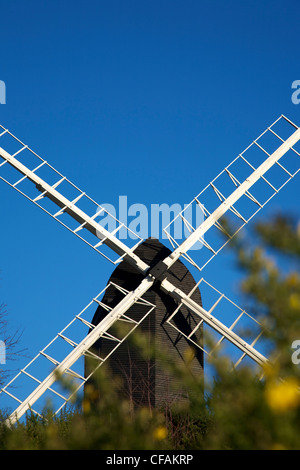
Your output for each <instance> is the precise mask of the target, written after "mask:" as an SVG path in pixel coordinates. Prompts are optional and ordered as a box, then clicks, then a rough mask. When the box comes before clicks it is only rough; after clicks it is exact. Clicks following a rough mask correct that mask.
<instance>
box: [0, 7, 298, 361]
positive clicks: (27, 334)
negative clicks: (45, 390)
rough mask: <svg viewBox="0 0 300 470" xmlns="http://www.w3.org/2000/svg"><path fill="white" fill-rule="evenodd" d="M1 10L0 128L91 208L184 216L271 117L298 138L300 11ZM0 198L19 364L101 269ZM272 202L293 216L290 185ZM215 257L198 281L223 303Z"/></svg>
mask: <svg viewBox="0 0 300 470" xmlns="http://www.w3.org/2000/svg"><path fill="white" fill-rule="evenodd" d="M0 11H1V30H0V37H1V46H0V48H1V59H0V80H3V81H4V82H5V84H6V93H7V94H6V104H5V105H0V123H1V124H2V125H3V126H4V127H6V128H9V130H10V131H11V132H13V133H14V134H16V135H17V136H18V137H19V138H20V139H21V140H23V141H24V142H25V143H26V144H28V145H29V146H30V147H31V148H32V149H33V150H35V151H36V152H37V153H39V154H40V155H41V156H43V157H44V158H45V159H46V160H47V161H48V162H49V163H51V164H52V165H53V166H54V167H55V168H57V169H58V170H59V171H61V172H62V173H63V174H64V175H66V176H67V177H68V178H69V179H70V180H71V181H73V182H74V183H75V184H77V185H78V186H79V187H80V188H81V189H83V190H84V191H86V192H87V193H88V194H89V195H90V196H91V197H93V198H94V199H95V200H96V201H97V202H99V203H105V202H107V203H111V204H117V201H118V197H119V196H120V195H127V197H128V203H129V204H133V203H141V204H145V205H147V206H148V207H149V206H150V204H153V203H163V202H165V203H168V204H172V203H175V202H177V203H181V204H184V203H188V202H189V201H190V200H191V199H192V198H193V197H194V196H195V195H196V194H197V193H199V192H200V190H201V189H202V188H203V187H204V186H206V184H207V183H208V182H209V181H210V180H212V179H213V178H214V177H215V176H216V174H217V173H219V172H220V171H221V170H222V169H223V168H224V166H225V165H227V164H228V163H229V162H230V161H231V160H232V159H233V158H234V157H235V156H236V155H237V154H238V153H239V152H241V151H242V150H243V149H244V148H245V147H246V146H247V145H248V144H249V143H250V142H251V141H252V140H253V139H254V138H256V137H257V136H258V135H259V134H260V133H261V132H262V131H263V130H264V129H265V128H266V127H267V126H268V125H269V124H270V123H272V122H273V121H274V120H275V119H276V118H277V117H278V116H279V115H280V114H285V115H286V116H288V117H290V119H292V120H293V121H294V122H295V123H296V124H298V125H300V104H299V105H295V104H293V103H292V100H291V95H292V89H291V85H292V82H293V81H295V80H300V70H299V51H298V50H299V43H300V37H299V13H300V4H299V0H285V1H283V0H280V1H279V0H272V1H270V0H264V1H259V0H247V1H243V2H241V1H237V0H228V1H226V2H225V1H222V0H219V1H210V2H204V1H200V0H199V1H195V0H194V1H192V0H186V1H184V2H183V1H177V0H172V1H171V0H168V1H167V0H160V1H156V0H153V1H151V2H146V1H143V0H139V1H138V0H134V1H132V0H128V1H126V2H125V1H120V0H111V1H109V2H104V1H102V0H100V1H95V0H91V1H89V2H81V1H78V0H75V1H73V2H67V1H58V0H53V1H51V2H48V1H41V0H39V1H37V0H28V1H26V2H24V1H20V0H11V1H9V2H4V3H3V4H2V6H1V10H0ZM298 181H299V180H298ZM0 195H1V204H0V217H1V220H2V224H1V244H0V269H1V284H0V297H1V301H3V302H5V303H6V304H7V308H8V312H9V317H8V320H9V326H10V328H11V330H12V331H13V330H14V329H15V328H20V329H22V330H24V332H23V336H22V339H21V343H20V346H22V347H25V348H28V351H27V353H28V356H29V357H31V356H33V355H35V353H36V352H38V350H39V349H41V348H43V347H44V346H45V345H46V344H47V343H48V341H49V340H50V339H52V337H53V336H54V335H55V334H56V333H57V332H58V331H60V330H61V329H62V328H63V327H64V325H65V324H66V323H67V322H68V321H69V320H70V319H71V318H72V316H73V315H74V314H75V313H77V312H79V311H80V309H81V308H82V307H83V306H84V305H85V304H86V303H88V302H89V300H90V299H91V298H92V297H93V296H95V295H96V294H97V293H98V292H99V291H100V290H101V289H102V288H103V287H104V286H105V284H106V281H107V277H108V276H109V274H110V273H111V271H112V265H110V264H109V263H107V262H106V261H105V260H104V259H102V258H101V257H100V256H97V254H96V253H94V252H93V250H91V249H89V248H88V247H87V246H86V245H85V244H83V243H82V242H80V241H79V240H78V239H76V237H74V236H73V235H72V234H70V233H69V232H68V231H67V230H65V229H63V228H62V227H61V226H60V225H59V224H57V223H55V222H54V221H53V220H52V219H51V218H49V217H48V216H47V215H45V214H44V213H43V212H42V211H40V210H39V209H37V208H36V207H34V206H33V205H32V204H31V203H30V202H28V201H26V200H25V199H23V198H22V197H21V196H20V195H18V194H17V193H16V192H15V191H13V190H12V189H10V188H9V187H8V186H6V185H5V184H4V183H2V184H0ZM274 203H275V206H274V205H273V209H274V207H275V208H276V207H278V208H281V207H284V208H285V210H291V211H298V205H299V182H297V181H294V182H292V183H290V184H289V185H288V187H287V189H286V190H285V191H284V192H283V194H282V195H280V196H278V198H277V199H276V201H274ZM264 214H267V212H266V213H264ZM266 216H267V215H266ZM219 257H220V258H218V259H217V260H215V262H214V264H213V266H212V267H210V268H209V269H208V279H209V280H210V281H211V282H212V283H214V284H216V286H217V287H218V288H219V289H220V290H222V291H225V292H226V293H227V294H228V296H229V297H230V296H232V294H231V291H233V295H235V293H234V289H235V287H234V285H233V282H234V281H235V280H236V279H237V274H236V273H235V272H234V270H233V271H232V272H231V271H230V273H231V274H230V275H226V279H225V280H224V277H223V274H224V270H226V269H227V270H228V272H229V270H230V267H229V266H227V265H226V264H224V263H225V262H224V261H222V255H221V254H220V255H219ZM222 263H223V264H222ZM222 273H223V274H222ZM0 339H1V338H0ZM26 363H27V359H24V358H20V360H19V361H18V362H17V363H14V364H7V367H8V368H17V367H19V366H23V365H24V364H26Z"/></svg>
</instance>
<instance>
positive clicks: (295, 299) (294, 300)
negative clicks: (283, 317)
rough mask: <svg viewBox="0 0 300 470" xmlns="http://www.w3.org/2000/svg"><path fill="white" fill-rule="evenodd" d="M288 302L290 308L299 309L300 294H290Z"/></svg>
mask: <svg viewBox="0 0 300 470" xmlns="http://www.w3.org/2000/svg"><path fill="white" fill-rule="evenodd" d="M289 304H290V307H291V309H292V310H300V295H299V294H291V295H290V298H289Z"/></svg>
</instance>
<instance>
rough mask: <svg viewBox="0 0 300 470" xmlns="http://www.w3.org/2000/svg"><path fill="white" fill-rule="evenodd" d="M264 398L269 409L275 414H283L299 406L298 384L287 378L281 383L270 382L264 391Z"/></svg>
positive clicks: (295, 380) (293, 379)
mask: <svg viewBox="0 0 300 470" xmlns="http://www.w3.org/2000/svg"><path fill="white" fill-rule="evenodd" d="M265 397H266V401H267V403H268V405H269V407H270V408H271V409H272V410H273V411H274V412H276V413H284V412H285V411H288V410H291V409H294V408H296V407H297V406H299V404H300V393H299V382H298V380H297V379H296V378H294V377H289V378H287V379H286V380H284V381H283V382H274V381H272V382H270V383H268V384H267V386H266V389H265Z"/></svg>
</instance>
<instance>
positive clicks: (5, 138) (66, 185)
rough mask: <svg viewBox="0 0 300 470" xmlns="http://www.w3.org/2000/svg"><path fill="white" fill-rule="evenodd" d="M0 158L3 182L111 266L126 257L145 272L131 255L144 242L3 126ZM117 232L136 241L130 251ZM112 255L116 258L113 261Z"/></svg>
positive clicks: (143, 266) (0, 173)
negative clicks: (102, 220)
mask: <svg viewBox="0 0 300 470" xmlns="http://www.w3.org/2000/svg"><path fill="white" fill-rule="evenodd" d="M1 130H2V132H1ZM2 146H5V149H4V148H2ZM0 157H1V159H2V163H0V179H1V180H2V181H4V182H5V183H7V184H8V185H9V186H11V187H12V188H13V189H15V190H16V191H18V192H19V193H20V194H22V195H23V196H25V197H26V198H27V199H29V200H30V201H31V202H33V203H34V204H36V205H37V206H38V207H40V208H41V209H43V210H44V211H45V212H46V213H47V214H49V215H50V216H51V217H52V218H54V219H55V220H57V221H58V222H60V223H61V224H62V225H63V226H64V227H66V228H67V229H68V230H70V231H71V232H72V233H74V234H75V235H76V236H77V237H79V238H81V239H82V240H83V241H84V242H85V243H87V244H88V245H89V246H91V247H92V248H93V249H94V250H95V251H97V252H98V253H100V254H101V255H102V256H104V257H105V258H106V259H108V260H109V261H110V262H112V263H114V264H117V263H119V262H120V261H121V260H122V259H123V258H124V257H126V258H128V259H129V262H131V263H133V264H134V265H136V266H137V269H139V270H141V271H142V272H144V271H145V270H146V268H147V267H146V266H145V265H144V264H143V263H141V262H140V260H138V259H136V257H135V256H134V255H133V253H132V252H133V250H134V248H135V247H136V246H138V245H139V244H140V243H141V242H142V241H143V239H142V238H141V237H140V236H139V235H137V234H136V233H134V232H133V231H132V230H131V229H130V228H128V227H127V226H125V224H124V223H123V222H121V221H119V220H118V219H116V217H114V215H113V214H110V213H109V212H108V210H107V209H105V207H103V206H101V205H99V204H97V203H96V202H95V201H94V200H93V199H92V198H90V197H89V196H88V195H87V194H86V193H85V192H84V191H82V190H80V189H79V188H78V187H77V186H75V185H74V184H73V183H72V182H71V181H69V180H68V179H67V178H66V177H65V176H63V175H62V174H61V173H60V172H59V171H57V170H56V169H55V168H53V167H52V166H51V165H49V163H48V162H47V161H46V160H44V159H43V158H42V157H40V156H39V155H38V154H37V153H36V152H34V151H33V150H31V149H30V148H29V147H28V146H27V145H25V144H24V143H23V142H21V141H20V140H19V139H18V138H17V137H15V136H14V135H13V134H12V133H11V132H9V131H8V130H7V129H5V128H4V127H3V126H0ZM100 216H105V219H107V221H108V225H109V226H111V227H113V230H112V231H111V232H110V231H108V230H106V229H105V228H104V227H103V226H102V225H101V224H100V223H98V222H97V220H96V219H97V218H98V217H100ZM120 231H123V232H124V231H125V232H126V234H128V235H129V234H130V237H129V236H128V237H127V239H128V238H130V239H133V240H135V245H134V246H133V247H131V248H129V247H128V246H127V245H125V244H124V243H123V242H122V241H121V240H120V239H119V238H118V237H117V235H118V233H120ZM106 247H108V249H105V248H106ZM113 252H115V253H116V254H117V255H118V256H117V257H114V258H112V254H113Z"/></svg>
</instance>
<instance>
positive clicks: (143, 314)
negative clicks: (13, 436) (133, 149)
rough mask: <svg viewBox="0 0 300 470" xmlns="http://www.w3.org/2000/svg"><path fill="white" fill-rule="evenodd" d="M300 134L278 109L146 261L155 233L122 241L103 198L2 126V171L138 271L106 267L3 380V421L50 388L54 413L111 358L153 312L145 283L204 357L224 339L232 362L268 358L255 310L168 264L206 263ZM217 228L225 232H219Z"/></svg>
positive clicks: (274, 180)
mask: <svg viewBox="0 0 300 470" xmlns="http://www.w3.org/2000/svg"><path fill="white" fill-rule="evenodd" d="M299 140H300V128H298V127H297V126H296V125H295V124H294V123H293V122H292V121H290V120H289V119H288V118H287V117H285V116H283V115H281V116H280V117H279V118H278V119H277V120H276V121H275V122H274V123H273V124H271V125H270V126H269V127H268V128H267V129H266V130H265V131H264V132H263V133H262V134H261V135H260V136H259V137H258V138H257V139H255V140H254V141H253V142H252V143H251V144H250V145H249V146H248V147H247V148H246V149H245V150H244V151H243V152H242V153H240V154H239V155H238V156H237V157H236V158H235V159H234V160H233V161H232V162H231V163H230V164H229V165H228V166H226V167H225V169H224V170H223V171H222V172H221V173H220V174H218V175H217V176H216V178H215V179H214V180H213V181H211V182H210V183H209V184H208V185H207V186H206V187H205V188H204V189H203V191H201V193H199V194H198V195H197V196H196V197H195V198H194V199H193V200H192V201H191V203H190V205H188V206H186V207H185V208H184V209H183V210H182V212H181V213H180V214H178V215H177V216H176V217H175V218H174V219H173V221H171V222H170V224H169V225H168V226H167V227H165V228H164V233H165V234H166V236H167V238H168V239H169V241H170V245H171V247H172V249H171V250H169V251H168V252H165V251H164V250H162V251H160V250H159V251H160V253H161V255H160V256H158V257H154V258H153V257H152V258H151V259H150V261H149V259H148V260H147V257H146V258H145V257H143V256H141V254H142V252H143V247H145V244H147V243H148V244H149V243H150V245H151V244H152V245H153V242H151V240H150V241H149V240H146V241H144V240H142V239H141V238H140V237H138V236H137V235H136V240H137V242H136V244H135V245H134V246H132V247H129V246H128V245H127V244H125V243H123V242H122V241H121V239H120V238H118V233H119V232H120V231H121V230H127V231H128V232H129V231H130V229H129V228H128V227H125V226H124V224H123V223H122V222H120V221H118V220H116V219H115V218H114V219H115V229H114V230H112V231H109V230H106V229H105V228H104V227H103V226H101V224H99V223H98V222H97V221H96V219H97V216H98V215H99V214H101V213H102V214H106V216H107V217H113V216H112V215H111V214H109V213H108V211H106V209H105V208H104V207H101V206H99V205H98V204H97V203H96V202H95V201H94V200H93V199H91V198H90V197H89V196H87V194H86V193H85V192H83V191H81V190H80V189H79V188H78V187H77V186H75V185H74V184H73V183H72V182H70V181H69V180H68V179H67V178H66V177H64V176H63V175H62V174H61V173H59V172H58V171H57V170H55V169H54V168H53V167H52V166H51V165H50V164H48V163H47V161H45V160H44V159H43V158H41V157H40V156H39V155H37V154H36V153H35V152H34V151H32V150H31V149H30V148H29V147H28V146H27V145H25V144H24V143H23V142H21V141H20V140H19V139H18V138H16V137H15V136H14V135H13V134H11V133H10V132H9V131H8V130H7V129H5V128H4V127H2V126H1V130H0V157H1V159H2V160H1V163H0V174H1V176H0V177H1V179H2V180H3V181H5V182H6V183H7V184H8V185H10V186H11V187H12V188H14V189H15V190H16V191H18V192H19V193H21V194H22V195H23V196H25V197H26V198H27V199H29V200H30V201H32V202H33V203H34V204H35V205H37V206H38V207H40V208H42V209H43V210H44V211H45V212H47V213H48V214H49V215H50V216H51V217H52V218H54V219H55V220H57V221H58V222H60V223H61V224H62V225H64V226H65V227H66V228H67V229H68V230H69V231H71V232H72V233H73V234H75V235H76V236H77V237H79V238H80V239H81V240H83V241H84V242H86V243H87V244H88V245H89V246H90V247H92V248H93V249H94V250H95V251H96V252H98V253H100V254H102V255H103V256H104V257H105V258H106V259H108V260H110V261H111V262H112V263H113V264H115V265H118V266H122V265H123V266H124V263H125V264H126V266H127V268H126V269H129V268H128V267H130V269H131V270H132V271H133V272H135V273H136V279H138V282H137V283H136V284H134V285H129V286H128V285H126V286H125V285H124V284H122V283H116V282H115V280H116V278H114V277H112V278H111V279H110V281H109V283H108V284H107V285H106V287H105V288H104V289H103V290H102V291H101V292H100V293H99V294H98V295H97V296H95V297H94V298H93V299H92V300H91V302H89V304H88V305H87V306H86V307H85V308H84V309H83V310H82V311H81V312H80V313H79V314H78V315H76V316H75V317H74V318H73V319H72V321H71V322H70V323H69V324H68V325H67V326H66V327H65V328H64V329H63V330H62V331H61V332H60V333H58V334H57V336H56V337H55V338H54V339H53V340H52V341H51V342H50V343H49V344H48V345H47V346H46V347H45V348H44V349H43V350H41V351H40V352H39V353H38V354H37V356H36V357H35V358H33V360H32V361H30V362H29V364H28V365H27V366H26V367H25V368H23V369H22V370H21V371H20V372H19V373H18V374H17V376H16V377H14V379H12V380H11V381H10V382H9V383H8V384H7V385H6V386H5V387H3V388H2V390H1V393H2V394H5V395H6V396H8V397H10V398H11V399H12V400H13V401H14V403H15V405H16V407H15V409H14V411H13V412H12V413H11V415H10V417H9V419H8V423H10V424H13V423H15V422H16V421H17V420H19V419H20V418H21V417H22V416H23V415H24V414H25V413H26V412H27V411H28V410H30V411H31V412H34V413H37V414H39V411H37V410H35V406H36V404H37V403H38V401H39V400H40V399H42V398H43V397H45V396H46V395H47V394H48V393H50V394H53V395H55V396H56V397H57V398H58V400H60V402H61V403H60V404H59V406H58V407H57V410H56V413H57V412H59V410H60V409H61V408H62V407H63V406H65V404H66V403H68V402H69V401H70V400H71V398H72V395H73V394H75V393H77V392H78V391H79V390H80V389H81V388H82V387H83V386H84V384H86V383H87V381H89V380H90V379H91V378H92V376H93V374H94V372H95V371H96V370H97V368H99V367H101V365H102V364H103V363H105V361H107V360H108V358H110V359H112V360H113V358H114V356H115V354H116V353H117V351H118V349H119V348H120V347H122V345H124V342H125V341H126V340H127V339H128V337H129V335H130V334H131V333H132V332H133V331H134V330H135V329H136V328H139V327H141V325H142V324H143V322H145V320H146V319H148V320H149V319H150V318H151V315H153V312H154V311H155V308H156V305H155V303H153V301H151V300H153V299H154V301H155V299H156V297H155V296H154V297H153V296H152V297H151V296H150V297H149V295H148V296H147V293H149V292H151V291H153V290H156V292H160V293H162V294H163V296H165V298H167V299H169V300H170V301H172V302H171V303H172V304H173V305H174V306H175V309H174V311H173V312H168V315H167V317H166V318H165V320H164V323H165V325H166V326H167V327H168V328H170V329H171V330H172V329H173V330H174V331H175V332H176V334H177V335H178V337H180V338H185V339H186V340H187V341H188V342H189V343H191V344H192V345H193V347H194V348H195V349H196V350H197V349H199V350H200V362H201V354H202V353H203V354H212V352H213V350H214V348H215V347H216V346H217V345H219V344H221V343H222V344H227V345H228V347H229V348H231V349H232V350H233V351H234V357H235V364H234V365H235V367H237V366H238V365H239V364H240V363H241V362H242V361H244V360H250V361H254V363H255V364H258V365H259V366H263V365H264V364H265V363H267V362H268V358H267V357H265V355H264V354H263V351H261V350H260V348H259V346H258V345H259V342H260V339H261V336H262V331H261V329H260V325H259V324H258V322H257V320H256V319H255V318H253V317H251V316H250V315H249V314H248V313H247V312H246V311H244V310H243V309H241V308H240V307H238V306H237V305H236V304H234V303H233V302H232V301H231V300H230V299H229V298H228V297H227V296H225V295H224V294H223V293H221V292H219V291H218V290H217V289H216V288H215V287H213V286H212V285H211V284H210V283H208V282H207V281H206V280H205V279H204V278H203V277H201V278H200V280H199V281H198V282H194V281H193V282H192V283H191V286H192V287H191V290H190V291H189V292H187V291H186V289H185V288H184V287H183V284H181V283H175V282H174V270H176V269H175V267H176V266H178V262H181V261H183V262H184V263H186V264H188V265H189V266H191V268H192V269H194V270H195V271H196V272H198V273H200V275H201V276H202V270H203V269H204V268H205V266H206V265H207V264H208V263H209V262H210V260H211V259H213V258H214V257H215V256H216V255H217V254H218V253H219V252H220V251H221V250H222V248H223V247H224V246H225V245H226V244H227V243H228V242H229V241H230V240H231V239H232V238H233V237H234V236H235V235H236V234H237V233H238V232H239V231H240V230H241V229H242V228H243V227H244V226H245V225H246V224H247V223H248V222H249V221H250V220H251V219H252V218H253V217H254V215H255V214H257V212H259V211H260V210H261V209H262V208H263V207H264V206H265V205H266V204H267V202H268V201H270V200H271V199H272V198H273V196H275V194H277V193H278V192H279V191H280V190H281V189H282V188H283V187H284V186H285V185H286V184H287V182H288V181H290V180H291V179H292V178H293V177H294V176H295V175H296V174H297V173H298V171H299V169H300V165H299V161H300V160H299V157H300V153H299V149H298V150H297V148H296V144H297V142H298V141H299ZM193 205H194V206H196V207H199V208H200V209H201V211H202V212H203V215H204V221H203V222H202V223H201V224H199V225H198V226H193V224H192V223H191V221H190V219H189V217H188V216H187V214H188V210H189V208H190V207H191V206H193ZM227 213H230V214H231V215H232V216H233V218H234V221H235V230H234V232H233V233H229V232H228V229H227V227H226V226H225V225H223V224H222V217H223V216H224V215H225V214H227ZM178 218H180V220H181V221H183V223H184V225H185V227H186V228H187V230H188V236H187V237H186V238H185V239H184V241H183V242H182V243H179V242H178V241H177V240H176V237H174V232H173V231H172V226H173V227H174V224H176V221H177V220H178ZM219 233H221V234H222V237H218V236H217V235H218V234H219ZM199 241H200V242H201V243H202V245H203V249H201V250H200V251H199V254H200V255H201V256H200V262H199V261H198V259H196V256H194V254H192V252H191V249H192V247H193V246H194V245H195V243H199ZM111 253H115V254H116V255H117V258H113V257H111V255H110V254H111ZM204 253H206V254H204ZM176 263H177V264H176ZM117 269H118V268H117ZM118 279H119V278H118ZM198 289H199V290H200V291H201V294H202V296H203V293H204V291H206V290H207V291H209V292H210V293H211V295H210V296H205V298H206V299H210V302H211V304H210V305H207V300H205V302H204V305H203V306H202V304H201V298H199V296H198V294H197V290H198ZM112 293H113V294H112ZM195 294H196V295H195ZM112 299H114V300H112ZM116 299H117V301H116ZM137 305H138V309H137V308H136V306H137ZM99 308H100V310H98V313H99V315H98V318H96V319H95V318H94V320H95V321H92V320H91V318H92V315H94V314H95V309H99ZM137 311H138V312H139V315H137ZM183 311H186V312H187V315H186V317H185V323H184V325H186V321H187V317H188V316H189V318H192V322H191V323H190V324H189V328H186V327H185V326H182V325H183V324H182V322H180V321H179V320H178V316H180V315H182V312H183ZM91 312H92V314H91ZM224 312H227V313H226V314H225V313H224ZM96 316H97V315H96ZM241 322H244V323H245V324H246V325H249V324H250V323H251V324H254V325H255V326H256V328H255V329H254V330H255V336H254V337H253V338H251V340H250V341H249V340H248V339H245V337H243V335H242V334H240V333H239V332H238V329H237V328H238V325H240V324H241ZM119 323H122V324H124V323H126V325H127V328H126V333H125V334H124V335H123V336H122V337H117V336H115V335H114V334H112V332H111V331H112V330H111V328H112V327H113V326H115V325H117V324H119ZM75 325H79V326H80V327H83V329H82V330H80V333H79V332H78V331H79V330H77V327H76V328H74V327H75ZM203 327H205V328H206V329H208V330H209V331H211V332H212V334H213V335H214V339H215V344H214V346H213V347H211V346H210V349H206V345H205V344H203V340H202V333H201V331H202V328H203ZM87 329H88V331H89V333H88V334H87ZM74 332H75V333H74ZM72 334H73V336H72ZM99 341H100V342H101V344H102V342H109V343H110V345H111V346H110V348H108V349H105V348H102V350H101V351H99V350H98V351H96V352H95V350H94V349H93V347H94V345H95V344H99ZM60 344H63V345H64V346H65V347H66V348H69V349H68V350H65V349H63V352H62V349H60V346H58V345H60ZM100 349H101V348H100ZM58 350H59V352H60V356H59V357H56V355H55V352H56V351H58ZM85 356H86V357H89V358H92V359H93V361H94V364H95V366H94V368H93V370H89V371H88V374H83V373H82V372H80V370H79V369H78V368H77V364H78V362H79V361H80V360H81V359H82V358H83V357H85ZM38 361H42V363H43V364H44V363H45V364H47V367H48V366H49V364H50V365H51V369H50V371H49V367H48V368H46V369H45V370H46V371H47V372H44V374H42V376H41V377H40V376H38V373H37V370H40V369H39V368H37V367H36V364H37V363H38ZM64 375H66V376H68V377H72V378H73V380H74V384H75V385H74V388H73V389H72V391H70V393H69V394H68V395H67V396H65V395H63V394H62V392H61V391H60V390H58V388H57V383H58V377H61V376H64ZM20 379H21V380H22V381H25V380H27V381H28V382H30V387H29V386H28V387H27V386H26V387H25V386H24V387H21V396H16V394H15V390H17V391H18V392H19V391H20V387H19V388H18V387H15V386H14V385H15V383H16V381H18V380H20ZM22 383H23V382H22Z"/></svg>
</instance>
